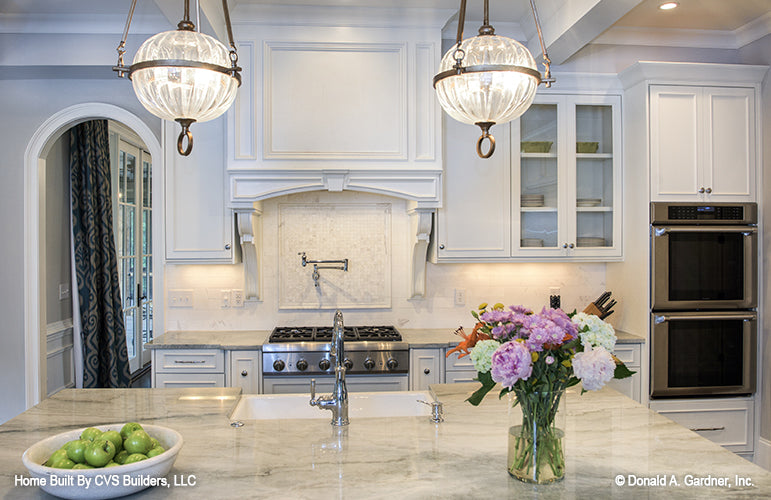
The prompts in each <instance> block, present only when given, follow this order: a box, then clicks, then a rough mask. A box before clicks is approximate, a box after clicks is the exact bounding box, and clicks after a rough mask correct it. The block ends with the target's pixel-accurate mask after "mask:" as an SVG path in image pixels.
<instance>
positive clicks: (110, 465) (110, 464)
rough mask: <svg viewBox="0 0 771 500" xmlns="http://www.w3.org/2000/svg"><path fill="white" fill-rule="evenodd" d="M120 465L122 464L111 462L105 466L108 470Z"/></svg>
mask: <svg viewBox="0 0 771 500" xmlns="http://www.w3.org/2000/svg"><path fill="white" fill-rule="evenodd" d="M120 465H121V464H119V463H118V462H113V461H112V460H111V461H110V462H109V463H108V464H107V465H105V466H104V468H105V469H106V468H107V467H119V466H120Z"/></svg>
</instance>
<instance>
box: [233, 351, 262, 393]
mask: <svg viewBox="0 0 771 500" xmlns="http://www.w3.org/2000/svg"><path fill="white" fill-rule="evenodd" d="M225 364H226V366H227V367H228V368H227V371H226V375H227V377H226V379H225V385H226V386H227V387H240V388H241V393H242V394H260V393H261V392H262V387H261V385H262V351H257V350H253V351H226V352H225Z"/></svg>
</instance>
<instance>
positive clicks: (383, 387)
mask: <svg viewBox="0 0 771 500" xmlns="http://www.w3.org/2000/svg"><path fill="white" fill-rule="evenodd" d="M313 378H315V379H316V394H331V393H332V390H333V389H334V385H335V377H334V376H331V375H319V376H316V377H313ZM310 381H311V377H308V376H277V377H274V376H269V377H263V380H262V387H263V392H264V394H297V393H300V394H302V393H307V394H309V396H308V397H309V398H310V392H311V384H310ZM345 385H346V388H347V389H348V392H386V391H407V390H409V387H410V386H409V376H408V375H404V374H402V375H388V374H384V375H346V377H345Z"/></svg>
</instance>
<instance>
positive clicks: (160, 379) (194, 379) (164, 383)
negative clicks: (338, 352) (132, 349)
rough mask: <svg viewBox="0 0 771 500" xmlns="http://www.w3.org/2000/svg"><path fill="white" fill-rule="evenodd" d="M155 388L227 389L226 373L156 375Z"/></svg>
mask: <svg viewBox="0 0 771 500" xmlns="http://www.w3.org/2000/svg"><path fill="white" fill-rule="evenodd" d="M155 387H165V388H169V389H181V388H183V387H225V374H224V373H156V374H155Z"/></svg>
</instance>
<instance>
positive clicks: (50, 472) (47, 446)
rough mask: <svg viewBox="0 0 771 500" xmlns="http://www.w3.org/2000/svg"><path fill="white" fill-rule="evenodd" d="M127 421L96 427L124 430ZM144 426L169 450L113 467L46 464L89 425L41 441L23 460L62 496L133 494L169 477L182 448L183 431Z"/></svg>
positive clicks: (32, 473)
mask: <svg viewBox="0 0 771 500" xmlns="http://www.w3.org/2000/svg"><path fill="white" fill-rule="evenodd" d="M123 425H124V424H110V425H100V426H96V427H97V428H98V429H99V430H102V431H109V430H116V431H120V430H121V427H123ZM142 428H143V429H144V430H145V431H146V432H147V433H148V434H149V435H150V436H152V437H154V438H155V439H157V440H158V442H159V443H160V444H161V446H163V447H164V448H166V451H165V452H163V453H161V454H160V455H158V456H155V457H152V458H148V459H147V460H142V461H140V462H134V463H133V464H128V465H119V466H117V467H109V468H99V469H79V470H72V469H55V468H53V467H46V466H45V465H42V464H43V463H45V461H46V460H48V457H50V456H51V454H52V453H53V452H55V451H56V450H58V449H59V448H61V447H62V445H64V444H65V443H67V442H68V441H72V440H73V439H78V438H79V437H80V434H81V433H82V432H83V430H84V429H85V428H83V429H76V430H72V431H67V432H62V433H61V434H56V435H55V436H51V437H48V438H46V439H43V440H42V441H38V442H37V443H35V444H33V445H32V446H30V447H29V448H27V450H26V451H25V452H24V454H23V455H22V456H21V461H22V463H24V466H25V467H26V468H27V470H28V471H29V474H30V476H32V477H33V478H40V479H45V485H44V484H42V483H43V481H41V485H40V489H42V490H43V491H45V492H46V493H49V494H51V495H54V496H57V497H59V498H74V499H92V498H117V497H122V496H126V495H130V494H132V493H136V492H137V491H141V490H144V489H145V488H147V487H149V486H150V481H153V482H156V481H160V480H161V478H164V480H165V477H166V475H167V474H168V473H169V471H170V470H171V467H172V466H173V465H174V461H175V460H176V459H177V454H178V453H179V450H180V449H181V448H182V442H183V441H182V435H181V434H180V433H179V432H177V431H175V430H174V429H169V428H168V427H161V426H160V425H149V424H147V425H145V424H142ZM51 476H56V478H57V481H56V484H53V485H52V484H51ZM97 476H100V477H101V478H102V480H100V481H99V482H96V481H95V480H94V478H96V477H97ZM78 477H81V478H84V479H81V481H84V480H85V479H90V486H89V487H88V488H85V486H83V485H81V484H79V482H78ZM68 478H71V479H68ZM70 481H71V483H70ZM115 483H117V484H115ZM156 484H158V483H156ZM160 484H162V482H161V483H160Z"/></svg>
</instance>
